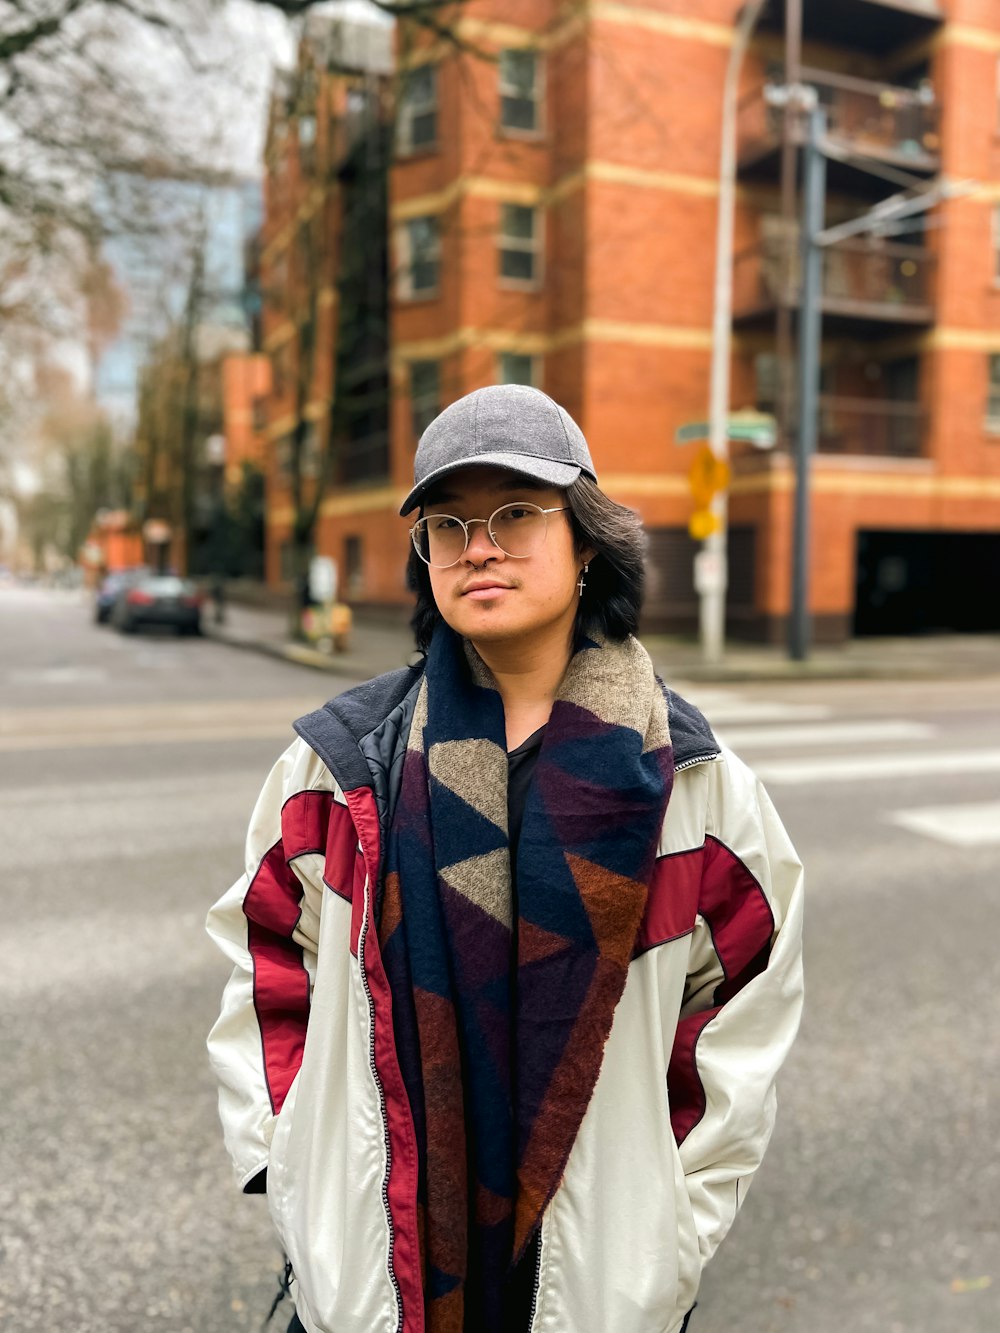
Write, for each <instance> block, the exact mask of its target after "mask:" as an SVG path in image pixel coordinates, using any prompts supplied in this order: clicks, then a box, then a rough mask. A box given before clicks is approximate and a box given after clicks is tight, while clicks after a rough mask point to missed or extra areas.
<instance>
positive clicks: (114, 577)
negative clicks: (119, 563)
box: [94, 568, 149, 625]
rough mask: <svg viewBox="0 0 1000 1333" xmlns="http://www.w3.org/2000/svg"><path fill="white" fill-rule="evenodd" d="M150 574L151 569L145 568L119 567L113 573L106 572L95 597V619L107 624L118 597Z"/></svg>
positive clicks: (100, 623)
mask: <svg viewBox="0 0 1000 1333" xmlns="http://www.w3.org/2000/svg"><path fill="white" fill-rule="evenodd" d="M148 574H149V570H148V569H143V568H135V569H118V570H115V572H114V573H113V574H105V576H104V578H103V579H102V580H101V584H100V587H99V588H98V589H97V596H96V597H95V598H94V620H95V621H96V622H97V624H98V625H106V624H107V623H108V621H109V620H110V619H111V612H112V611H113V610H114V608H115V602H116V601H117V600H118V598H119V597H120V596H121V595H122V594H123V593H125V592H126V591H127V590H128V589H129V588H131V587H132V586H133V585H134V584H136V583H138V581H139V580H140V579H144V578H146V577H147V575H148Z"/></svg>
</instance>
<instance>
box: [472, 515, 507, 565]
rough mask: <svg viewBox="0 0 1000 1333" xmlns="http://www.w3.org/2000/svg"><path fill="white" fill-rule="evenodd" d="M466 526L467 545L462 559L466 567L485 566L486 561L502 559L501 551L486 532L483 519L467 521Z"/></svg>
mask: <svg viewBox="0 0 1000 1333" xmlns="http://www.w3.org/2000/svg"><path fill="white" fill-rule="evenodd" d="M466 526H467V527H468V529H469V544H468V546H467V547H466V548H465V555H464V557H463V558H464V561H465V563H466V564H467V565H485V564H486V562H487V560H502V559H503V551H501V550H500V547H499V546H497V544H496V543H495V542H494V540H493V538H492V537H491V536H490V534H489V532H488V531H487V528H486V520H485V519H484V518H473V519H469V520H467V522H466Z"/></svg>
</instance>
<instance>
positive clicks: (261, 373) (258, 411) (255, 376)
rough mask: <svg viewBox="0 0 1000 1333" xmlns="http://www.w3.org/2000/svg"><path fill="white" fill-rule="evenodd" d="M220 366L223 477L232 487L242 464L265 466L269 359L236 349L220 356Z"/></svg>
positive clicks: (260, 354)
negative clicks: (230, 353) (224, 442)
mask: <svg viewBox="0 0 1000 1333" xmlns="http://www.w3.org/2000/svg"><path fill="white" fill-rule="evenodd" d="M221 369H222V433H223V435H224V436H225V440H226V458H225V467H226V471H225V480H226V485H227V486H228V487H231V488H235V487H238V486H239V485H240V483H241V481H242V479H243V465H244V464H249V465H250V466H251V467H254V468H257V469H259V470H260V471H263V470H264V467H265V466H266V462H267V402H268V397H269V395H270V393H271V362H270V360H269V358H268V357H266V356H264V355H263V354H262V353H260V352H240V353H234V354H232V355H230V356H227V357H224V358H223V361H222V368H221Z"/></svg>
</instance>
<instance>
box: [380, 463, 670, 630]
mask: <svg viewBox="0 0 1000 1333" xmlns="http://www.w3.org/2000/svg"><path fill="white" fill-rule="evenodd" d="M566 503H567V504H568V505H569V508H570V521H571V522H572V524H573V537H574V539H575V542H576V548H577V550H578V551H584V550H587V549H588V548H589V549H590V550H593V551H595V552H596V554H595V555H594V556H593V557H592V558H591V560H590V570H589V572H588V574H587V578H586V586H585V587H584V590H583V596H582V597H581V598H580V606H579V610H578V612H577V619H576V631H577V634H578V635H579V634H595V633H600V634H603V635H605V636H606V637H607V638H609V639H619V640H620V639H627V638H628V636H629V635H630V634H636V633H638V629H639V613H640V611H641V610H642V595H643V587H644V582H645V554H646V534H645V532H644V530H643V526H642V521H641V520H640V518H639V515H638V514H636V513H635V512H634V511H633V510H631V509H626V507H625V506H624V505H620V504H617V503H616V502H615V501H614V500H612V499H609V497H608V496H606V495H605V494H604V492H603V491H602V490H601V489H600V487H598V486H597V485H596V484H595V483H594V482H592V481H591V480H590V478H589V477H584V476H582V475H581V476H580V477H578V478H577V480H576V481H574V482H573V483H572V485H570V486H567V488H566ZM406 577H407V584H408V585H409V587H410V589H411V591H413V592H414V593H416V598H417V602H416V607H415V608H414V612H413V616H412V618H411V620H410V625H411V627H412V629H413V634H414V637H415V639H416V641H417V648H418V649H419V650H420V651H421V652H422V653H426V651H427V649H428V648H429V647H430V642H431V639H432V637H433V635H434V631H435V629H436V628H437V627H438V625H439V624H440V623H441V619H442V616H441V612H440V611H439V610H438V609H437V606H436V605H435V602H434V594H433V592H432V591H431V579H430V574H429V572H428V569H427V566H426V565H425V564H424V562H423V561H422V560H421V559H420V557H419V556H418V555H417V553H416V551H414V550H412V549H411V551H410V559H409V563H408V565H407V567H406Z"/></svg>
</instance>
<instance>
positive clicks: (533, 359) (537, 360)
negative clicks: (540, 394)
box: [496, 349, 542, 389]
mask: <svg viewBox="0 0 1000 1333" xmlns="http://www.w3.org/2000/svg"><path fill="white" fill-rule="evenodd" d="M512 356H518V357H523V358H524V359H525V360H526V361H527V362H528V364H529V365H530V367H531V378H530V379H529V380H528V381H527V384H528V385H529V386H530V387H531V388H532V389H540V388H541V387H542V386H541V384H540V382H539V381H540V380H541V378H542V375H541V369H542V366H541V361H542V358H541V357H540V356H537V355H536V354H535V353H534V352H513V351H511V350H509V349H508V350H507V351H504V352H498V353H497V360H496V381H497V384H524V383H525V382H526V381H525V380H522V379H508V378H507V377H506V376H505V375H504V369H503V364H504V358H505V357H512Z"/></svg>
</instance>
